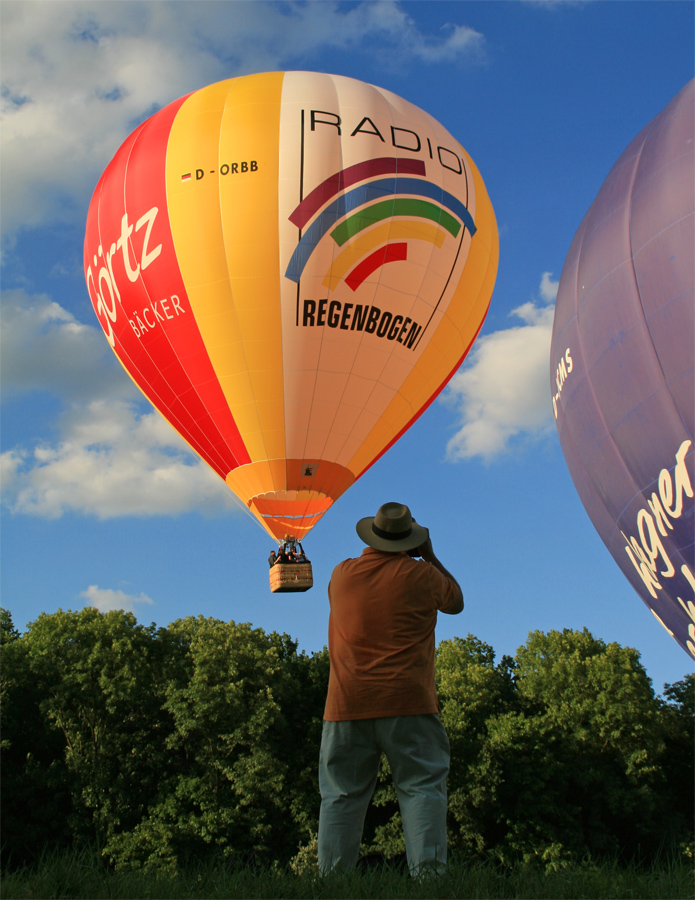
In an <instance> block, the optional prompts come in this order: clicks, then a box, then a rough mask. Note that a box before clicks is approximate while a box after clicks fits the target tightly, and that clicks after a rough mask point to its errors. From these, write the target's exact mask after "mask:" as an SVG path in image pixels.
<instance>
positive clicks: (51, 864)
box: [1, 853, 694, 900]
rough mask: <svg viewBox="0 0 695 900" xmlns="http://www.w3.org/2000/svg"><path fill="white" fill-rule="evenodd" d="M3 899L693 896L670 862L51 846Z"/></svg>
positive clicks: (6, 885)
mask: <svg viewBox="0 0 695 900" xmlns="http://www.w3.org/2000/svg"><path fill="white" fill-rule="evenodd" d="M1 889H2V897H3V900H14V898H17V900H20V898H21V900H24V898H27V900H28V898H31V900H49V898H68V900H81V898H88V900H101V898H109V900H117V898H123V900H125V898H133V900H145V898H157V900H159V898H161V900H169V898H171V900H187V898H205V900H208V898H210V900H212V898H244V900H253V898H266V897H267V898H270V897H282V898H287V900H291V898H323V897H325V898H336V900H338V898H350V900H358V898H370V900H374V898H384V900H386V898H403V900H408V898H437V900H446V898H461V900H465V898H475V900H484V898H491V900H506V898H510V900H511V898H514V900H517V898H518V900H521V898H530V900H545V898H548V900H564V898H567V900H581V898H615V900H621V898H630V900H651V898H653V900H670V898H674V900H676V898H683V900H689V898H692V897H693V896H694V887H693V867H692V865H691V864H689V863H688V864H686V863H684V862H670V863H669V862H667V863H664V864H662V865H661V866H659V867H658V868H656V867H654V868H651V869H650V868H641V867H637V866H627V867H624V866H619V865H618V864H608V865H603V866H596V865H582V866H577V867H574V868H568V869H564V870H563V871H562V872H555V873H551V874H543V873H542V872H541V871H537V870H534V869H530V868H520V869H518V870H515V871H511V872H507V873H504V874H502V873H500V872H499V870H497V869H496V868H495V867H494V866H492V865H488V864H471V863H465V862H457V861H456V860H455V859H454V860H452V861H451V863H450V867H449V872H448V874H447V875H445V876H438V877H433V878H431V879H429V880H424V879H423V880H416V879H413V878H410V876H409V875H408V874H407V872H406V871H404V870H403V869H398V868H393V867H389V866H381V867H377V868H372V869H369V870H367V871H363V872H355V873H352V874H349V875H342V876H341V875H332V876H330V877H326V878H322V879H318V878H315V877H312V876H311V875H309V874H306V875H302V876H297V875H295V874H293V873H292V872H289V871H282V870H281V871H265V872H258V871H254V870H251V869H247V868H237V869H232V870H228V869H225V868H224V867H221V866H201V867H198V868H191V869H186V870H184V871H181V872H179V873H178V874H176V875H164V874H161V873H160V874H155V873H143V872H119V873H117V872H112V871H109V870H107V869H106V868H105V867H104V866H103V865H102V864H101V863H100V861H99V859H98V858H96V857H95V856H94V855H92V854H87V853H82V854H80V853H53V854H47V855H46V856H45V857H44V859H43V860H42V861H41V863H39V864H38V865H36V866H35V867H33V868H27V869H23V870H21V871H18V872H14V873H12V874H9V875H6V876H4V877H3V878H2V884H1Z"/></svg>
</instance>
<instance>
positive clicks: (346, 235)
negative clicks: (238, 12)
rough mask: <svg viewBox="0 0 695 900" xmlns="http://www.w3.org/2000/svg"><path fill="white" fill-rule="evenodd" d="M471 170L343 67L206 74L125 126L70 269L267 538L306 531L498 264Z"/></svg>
mask: <svg viewBox="0 0 695 900" xmlns="http://www.w3.org/2000/svg"><path fill="white" fill-rule="evenodd" d="M497 259H498V238H497V227H496V223H495V217H494V213H493V211H492V206H491V204H490V200H489V198H488V195H487V192H486V190H485V186H484V184H483V182H482V179H481V177H480V174H479V173H478V170H477V169H476V168H475V166H474V165H473V163H472V161H471V159H470V158H469V157H468V155H467V154H466V152H465V150H464V149H463V148H462V147H461V146H460V144H458V143H457V141H455V140H454V138H453V137H452V136H451V135H450V134H449V133H448V132H447V131H446V130H445V129H444V128H443V127H442V126H441V125H440V124H439V123H438V122H436V121H435V120H434V119H433V118H432V117H431V116H429V115H428V114H427V113H425V112H423V111H422V110H420V109H418V108H417V107H415V106H413V105H412V104H410V103H407V102H406V101H404V100H402V99H401V98H400V97H397V96H396V95H394V94H391V93H389V92H388V91H384V90H381V89H379V88H376V87H373V86H371V85H367V84H363V83H362V82H359V81H355V80H353V79H350V78H343V77H337V76H332V75H323V74H317V73H312V72H284V73H283V72H273V73H269V74H262V75H249V76H247V77H244V78H233V79H230V80H228V81H222V82H219V83H218V84H213V85H210V86H209V87H206V88H203V89H202V90H199V91H196V92H194V93H192V94H190V95H188V96H187V97H184V98H181V99H180V100H177V101H176V102H174V103H172V104H170V105H169V106H167V107H165V108H164V109H162V110H161V111H160V112H158V113H157V114H156V115H154V116H152V118H150V119H148V120H147V121H146V122H145V123H143V124H142V125H141V126H140V127H139V128H137V129H136V130H135V131H134V132H133V134H131V135H130V137H129V138H128V139H127V140H126V141H125V143H124V144H123V146H122V147H121V148H120V150H119V151H118V152H117V154H116V155H115V156H114V158H113V160H112V161H111V163H110V164H109V166H108V167H107V169H106V171H105V172H104V174H103V175H102V177H101V180H100V181H99V184H98V185H97V188H96V190H95V192H94V196H93V198H92V202H91V205H90V208H89V213H88V218H87V229H86V236H85V254H84V264H85V277H86V280H87V286H88V290H89V295H90V298H91V301H92V304H93V306H94V309H95V311H96V314H97V316H98V318H99V321H100V322H101V324H102V327H103V329H104V332H105V333H106V337H107V339H108V340H109V343H110V344H111V346H112V348H113V349H114V351H115V353H116V355H117V356H118V358H119V359H120V361H121V362H122V364H123V366H124V367H125V368H126V370H127V371H128V373H129V374H130V375H131V377H132V378H133V379H134V381H135V382H136V383H137V384H138V386H139V387H140V388H141V390H142V391H143V392H144V393H145V395H146V396H147V397H148V398H149V399H150V400H151V402H152V403H153V404H154V406H155V407H156V408H157V409H158V410H159V411H160V412H161V413H162V414H163V415H164V416H165V417H166V418H167V420H168V421H169V422H170V423H171V424H172V425H173V427H174V428H175V429H176V430H177V431H178V432H179V433H180V434H181V435H183V437H184V438H185V439H186V440H187V441H188V443H189V444H190V445H191V447H192V448H193V449H194V450H195V451H196V452H197V453H198V454H199V455H200V456H201V457H202V458H203V459H204V460H205V461H206V462H207V463H208V464H209V465H210V466H211V467H212V468H213V469H214V470H215V471H216V472H217V473H218V475H220V477H221V478H223V479H224V480H225V481H226V483H227V485H228V486H229V487H230V488H231V489H232V490H233V491H234V493H235V494H237V495H238V496H239V497H240V498H241V500H242V501H243V502H244V503H245V504H246V505H247V506H248V507H249V509H250V510H251V511H252V512H253V513H254V515H255V516H256V517H257V518H258V519H259V520H260V522H261V523H262V524H263V525H264V526H265V528H266V529H267V531H268V532H269V533H270V534H271V535H273V536H274V537H275V538H278V539H282V538H284V537H285V536H286V535H290V536H293V537H295V538H302V537H303V536H304V535H305V534H306V533H307V532H308V531H309V529H310V528H312V527H313V525H315V524H316V522H317V521H318V519H319V518H320V517H321V516H322V515H323V514H324V513H325V512H326V510H327V509H329V508H330V506H331V504H332V503H333V502H334V501H335V500H336V499H337V498H338V497H339V496H340V495H341V494H342V493H343V492H344V491H345V490H347V488H348V487H350V485H351V484H352V483H353V482H354V481H355V479H357V478H359V477H360V475H361V474H362V473H363V472H364V471H365V470H366V469H367V468H369V466H370V465H372V464H373V463H374V462H375V461H376V460H377V459H378V458H379V457H380V456H381V455H382V454H383V453H384V452H385V451H386V450H387V449H388V448H389V447H390V446H391V445H392V444H393V443H394V441H396V440H397V439H398V438H399V437H400V435H401V434H402V433H403V432H404V431H405V430H406V429H407V428H408V427H409V426H410V425H411V424H412V423H413V422H414V421H415V420H416V419H417V417H418V416H419V415H420V414H421V413H422V412H423V411H424V410H425V409H426V408H427V406H428V405H429V404H430V403H431V402H432V400H433V399H434V397H435V396H436V395H437V394H438V393H439V391H441V389H442V388H443V387H444V385H445V384H446V383H447V381H448V380H449V379H450V378H451V376H452V375H453V373H454V372H455V371H456V369H457V368H458V366H459V365H460V364H461V362H462V360H463V358H464V357H465V355H466V354H467V352H468V350H469V349H470V347H471V345H472V343H473V341H474V340H475V337H476V335H477V334H478V331H479V330H480V327H481V325H482V322H483V319H484V318H485V314H486V312H487V308H488V305H489V302H490V296H491V294H492V288H493V284H494V280H495V275H496V271H497Z"/></svg>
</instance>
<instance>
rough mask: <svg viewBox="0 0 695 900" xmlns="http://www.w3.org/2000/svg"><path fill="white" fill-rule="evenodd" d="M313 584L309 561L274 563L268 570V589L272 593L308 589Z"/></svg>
mask: <svg viewBox="0 0 695 900" xmlns="http://www.w3.org/2000/svg"><path fill="white" fill-rule="evenodd" d="M313 585H314V575H313V572H312V570H311V563H310V562H301V563H294V562H288V563H275V565H274V566H273V567H272V568H271V570H270V590H271V591H272V592H273V593H274V594H283V593H289V592H290V591H308V590H309V588H310V587H313Z"/></svg>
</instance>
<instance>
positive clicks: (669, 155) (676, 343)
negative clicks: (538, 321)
mask: <svg viewBox="0 0 695 900" xmlns="http://www.w3.org/2000/svg"><path fill="white" fill-rule="evenodd" d="M694 109H695V81H691V82H690V83H689V84H687V85H686V86H685V87H684V88H683V90H682V91H681V92H680V93H679V94H677V95H676V97H674V99H673V100H672V101H671V103H669V105H668V106H667V107H666V109H664V110H663V112H661V113H660V114H659V115H658V116H657V117H656V118H655V119H653V120H652V121H651V122H650V123H649V125H647V127H646V128H644V129H643V131H641V132H640V133H639V134H638V135H637V137H636V138H635V139H634V140H633V141H632V143H631V144H630V146H629V147H628V148H627V150H625V152H624V153H623V155H622V156H621V157H620V159H619V160H618V161H617V163H616V164H615V165H614V166H613V168H612V169H611V171H610V173H609V175H608V177H607V178H606V180H605V182H604V184H603V186H602V187H601V190H600V191H599V194H598V196H597V197H596V199H595V200H594V202H593V204H592V205H591V208H590V209H589V211H588V213H587V214H586V216H585V217H584V220H583V222H582V224H581V225H580V227H579V230H578V231H577V234H576V235H575V238H574V241H573V242H572V246H571V248H570V251H569V254H568V256H567V260H566V261H565V265H564V268H563V270H562V277H561V279H560V287H559V290H558V294H557V304H556V307H555V321H554V324H553V338H552V347H551V357H550V382H551V392H552V399H553V409H554V412H555V418H556V422H557V430H558V434H559V436H560V443H561V444H562V450H563V453H564V454H565V460H566V461H567V466H568V468H569V470H570V473H571V475H572V479H573V481H574V484H575V487H576V488H577V491H578V493H579V496H580V498H581V501H582V503H583V504H584V507H585V509H586V511H587V512H588V514H589V516H590V518H591V521H592V522H593V523H594V526H595V528H596V530H597V531H598V533H599V535H600V536H601V538H602V540H603V542H604V543H605V545H606V546H607V547H608V549H609V550H610V552H611V553H612V555H613V557H614V559H615V560H616V562H617V563H618V565H619V566H620V568H621V569H622V571H623V572H624V574H625V576H626V577H627V579H628V580H629V581H630V583H631V584H632V586H633V587H634V588H635V590H636V591H637V593H638V594H639V595H640V597H641V598H642V600H643V601H644V602H645V603H646V604H647V606H648V607H649V608H650V609H651V611H652V612H653V613H654V615H655V616H656V617H657V618H658V619H659V621H660V622H661V624H662V625H663V626H664V627H665V628H666V629H667V630H668V632H669V633H670V634H671V635H672V636H673V637H674V638H675V640H676V641H677V642H678V643H679V644H680V645H681V647H683V649H684V650H686V652H688V653H690V654H691V655H692V656H693V657H695V559H694V557H695V545H694V540H695V504H694V501H693V487H694V486H695V475H694V474H693V459H694V456H695V438H694V437H693V430H694V419H695V397H694V393H695V375H694V357H695V321H694V319H695V316H694V307H695V302H694V298H693V269H694V260H695V240H694V234H693V232H694V225H695V214H694V211H693V210H694V207H695V202H694V201H695V190H694V186H693V173H694V171H695V169H694V162H695V161H694V158H693V149H694V145H695V130H694V123H693V111H694Z"/></svg>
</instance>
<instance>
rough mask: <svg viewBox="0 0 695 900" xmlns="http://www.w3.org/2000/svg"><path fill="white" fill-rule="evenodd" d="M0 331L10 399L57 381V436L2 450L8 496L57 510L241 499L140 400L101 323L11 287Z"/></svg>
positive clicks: (153, 508) (104, 512) (14, 505)
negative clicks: (86, 320)
mask: <svg viewBox="0 0 695 900" xmlns="http://www.w3.org/2000/svg"><path fill="white" fill-rule="evenodd" d="M1 316H2V319H1V325H2V327H1V330H0V340H1V348H2V387H3V395H4V397H5V399H7V398H8V397H10V398H11V397H13V396H14V397H16V396H18V395H19V396H20V400H22V401H23V400H24V397H23V396H22V394H27V393H29V392H31V391H50V392H51V393H53V394H56V395H57V396H58V397H59V398H60V399H61V400H62V401H63V411H62V413H61V414H60V416H59V418H58V420H57V423H55V424H56V426H57V430H58V434H59V437H58V439H57V440H55V441H53V442H43V443H39V444H38V445H36V446H34V447H31V448H26V447H22V446H17V447H13V448H12V449H9V450H7V451H6V452H4V453H2V454H1V455H0V479H1V483H2V502H3V504H4V505H5V506H6V507H7V508H9V509H10V510H11V511H12V512H14V513H22V514H26V515H34V516H40V517H42V518H49V519H55V518H59V517H60V516H62V515H63V514H65V513H68V512H76V513H81V514H86V515H93V516H96V517H98V518H100V519H109V518H114V517H118V516H152V515H179V514H181V513H184V512H188V511H191V510H197V511H199V512H203V513H207V514H215V513H223V512H229V511H231V510H234V509H238V508H239V504H238V503H237V501H236V500H235V499H234V498H233V497H232V495H231V493H230V491H229V490H228V489H227V487H226V486H225V485H224V484H223V482H222V481H221V480H220V478H219V477H218V476H217V475H216V474H215V473H214V472H212V470H211V469H210V468H209V467H208V466H207V465H206V464H205V463H203V462H202V461H201V460H200V459H199V458H198V457H197V456H195V455H194V454H193V452H192V451H191V450H190V448H189V447H188V445H187V444H186V443H185V441H184V440H183V439H182V438H181V437H180V436H179V435H178V434H177V433H176V432H175V431H174V430H173V428H171V426H170V425H169V424H168V423H167V422H166V421H165V419H164V418H163V417H162V416H161V415H160V414H159V413H158V412H155V411H153V410H152V407H151V406H150V405H149V403H147V402H145V401H143V400H142V398H141V396H140V393H139V391H138V390H137V389H136V388H135V387H134V386H133V384H132V382H131V380H130V379H129V378H128V377H127V375H126V374H125V372H124V371H123V370H122V368H121V366H120V365H119V363H118V362H117V361H116V358H115V356H114V355H113V353H112V351H111V349H110V348H109V346H108V343H107V342H106V340H105V339H104V336H103V334H102V333H101V330H100V329H99V328H97V327H95V326H91V325H84V324H83V323H81V322H79V321H78V320H77V319H76V318H75V317H74V316H73V315H72V313H70V312H68V311H67V310H66V309H64V308H63V307H62V306H60V305H59V304H58V303H55V302H54V301H52V300H51V299H50V297H48V296H46V295H43V294H42V295H33V296H30V295H27V294H26V293H25V292H24V291H21V290H16V291H9V292H7V294H6V295H5V297H4V298H3V306H2V310H1Z"/></svg>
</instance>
